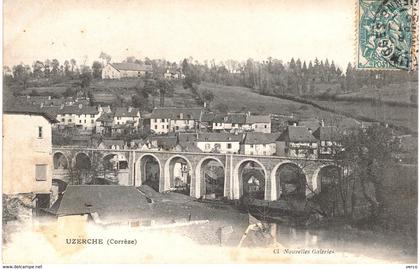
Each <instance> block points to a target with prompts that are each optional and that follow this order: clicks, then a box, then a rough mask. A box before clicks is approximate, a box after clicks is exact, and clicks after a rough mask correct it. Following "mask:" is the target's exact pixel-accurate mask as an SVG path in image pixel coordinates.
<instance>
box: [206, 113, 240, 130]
mask: <svg viewBox="0 0 420 269" xmlns="http://www.w3.org/2000/svg"><path fill="white" fill-rule="evenodd" d="M246 118H247V114H246V113H228V114H226V115H216V116H215V117H214V119H213V131H228V132H235V131H242V130H243V125H244V124H245V123H246Z"/></svg>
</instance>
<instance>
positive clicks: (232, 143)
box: [196, 133, 243, 154]
mask: <svg viewBox="0 0 420 269" xmlns="http://www.w3.org/2000/svg"><path fill="white" fill-rule="evenodd" d="M242 139H243V135H242V134H230V133H200V134H198V136H197V141H196V144H197V148H199V149H200V150H201V151H203V152H217V153H230V154H233V153H239V151H240V144H241V142H242Z"/></svg>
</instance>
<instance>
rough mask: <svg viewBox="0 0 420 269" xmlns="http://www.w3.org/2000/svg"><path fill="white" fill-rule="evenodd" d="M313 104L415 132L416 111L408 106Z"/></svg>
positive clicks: (339, 103)
mask: <svg viewBox="0 0 420 269" xmlns="http://www.w3.org/2000/svg"><path fill="white" fill-rule="evenodd" d="M314 102H315V103H317V104H319V105H321V106H324V107H328V108H332V109H334V110H336V111H343V112H347V113H351V114H352V115H355V116H364V117H368V118H371V119H374V120H378V121H384V122H388V123H392V124H394V125H398V126H404V127H407V128H409V129H410V130H411V131H413V132H416V131H417V124H418V120H417V113H418V109H417V108H413V107H408V106H391V105H387V104H383V105H379V104H375V105H374V104H370V103H366V102H357V101H352V102H349V101H314Z"/></svg>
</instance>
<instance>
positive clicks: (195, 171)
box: [52, 147, 334, 201]
mask: <svg viewBox="0 0 420 269" xmlns="http://www.w3.org/2000/svg"><path fill="white" fill-rule="evenodd" d="M52 153H53V157H54V158H56V157H57V156H59V155H60V156H61V158H64V160H65V162H66V165H64V167H60V168H58V167H54V169H53V178H62V177H63V175H64V174H66V171H67V170H68V168H69V166H70V165H71V166H72V167H73V166H74V165H75V164H76V159H77V158H78V156H80V155H84V157H85V160H86V161H85V162H91V163H94V162H98V160H103V159H104V158H105V157H106V156H112V155H121V156H124V157H125V159H126V160H127V162H128V165H127V168H126V169H125V172H126V173H127V175H128V177H127V180H126V181H125V182H120V184H122V185H129V186H140V185H141V184H142V182H143V181H144V173H145V168H144V167H145V160H146V159H150V158H152V159H154V160H155V161H156V162H157V163H158V165H159V191H161V192H163V191H167V190H170V189H171V188H172V187H173V186H174V178H173V171H171V170H173V167H174V162H177V161H180V160H181V161H182V162H184V163H186V164H187V165H188V173H189V175H190V179H191V183H190V196H192V197H196V198H200V197H202V196H203V195H204V194H205V180H204V176H203V165H204V164H205V163H206V162H208V161H210V160H213V161H216V162H218V163H219V164H220V165H221V166H222V167H223V170H224V196H225V197H227V198H228V199H232V200H233V199H239V198H240V197H241V196H242V194H243V180H242V169H243V168H244V166H245V165H246V164H247V163H254V164H257V165H259V166H260V167H261V170H262V171H263V174H264V176H265V190H264V197H265V200H269V201H273V200H277V199H278V197H279V196H280V193H281V190H280V188H279V184H278V182H277V181H278V180H281V179H277V177H276V172H277V170H278V169H279V168H280V167H281V166H282V165H284V164H291V165H294V166H296V167H299V168H300V169H301V171H302V172H303V174H304V176H305V179H306V191H305V193H306V195H307V196H310V195H311V194H313V193H318V192H320V191H321V181H320V177H318V174H319V172H320V171H321V169H322V168H324V167H329V166H334V163H333V161H332V160H328V159H303V158H289V157H280V156H259V155H240V154H220V153H192V152H172V151H157V150H155V151H152V150H151V151H141V150H133V149H124V150H114V149H91V148H77V147H55V148H53V152H52ZM63 156H64V157H63ZM86 157H88V158H89V159H87V158H86Z"/></svg>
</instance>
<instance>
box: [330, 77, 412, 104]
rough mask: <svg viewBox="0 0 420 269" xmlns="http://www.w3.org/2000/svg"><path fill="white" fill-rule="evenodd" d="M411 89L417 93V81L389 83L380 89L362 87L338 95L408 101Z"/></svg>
mask: <svg viewBox="0 0 420 269" xmlns="http://www.w3.org/2000/svg"><path fill="white" fill-rule="evenodd" d="M413 91H414V92H416V93H417V82H405V83H399V84H390V85H387V86H385V87H382V88H380V89H376V88H370V87H364V88H362V89H360V90H358V91H356V92H351V93H346V94H340V95H338V97H362V98H375V99H381V100H383V101H393V102H401V103H410V96H411V93H412V92H413Z"/></svg>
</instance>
